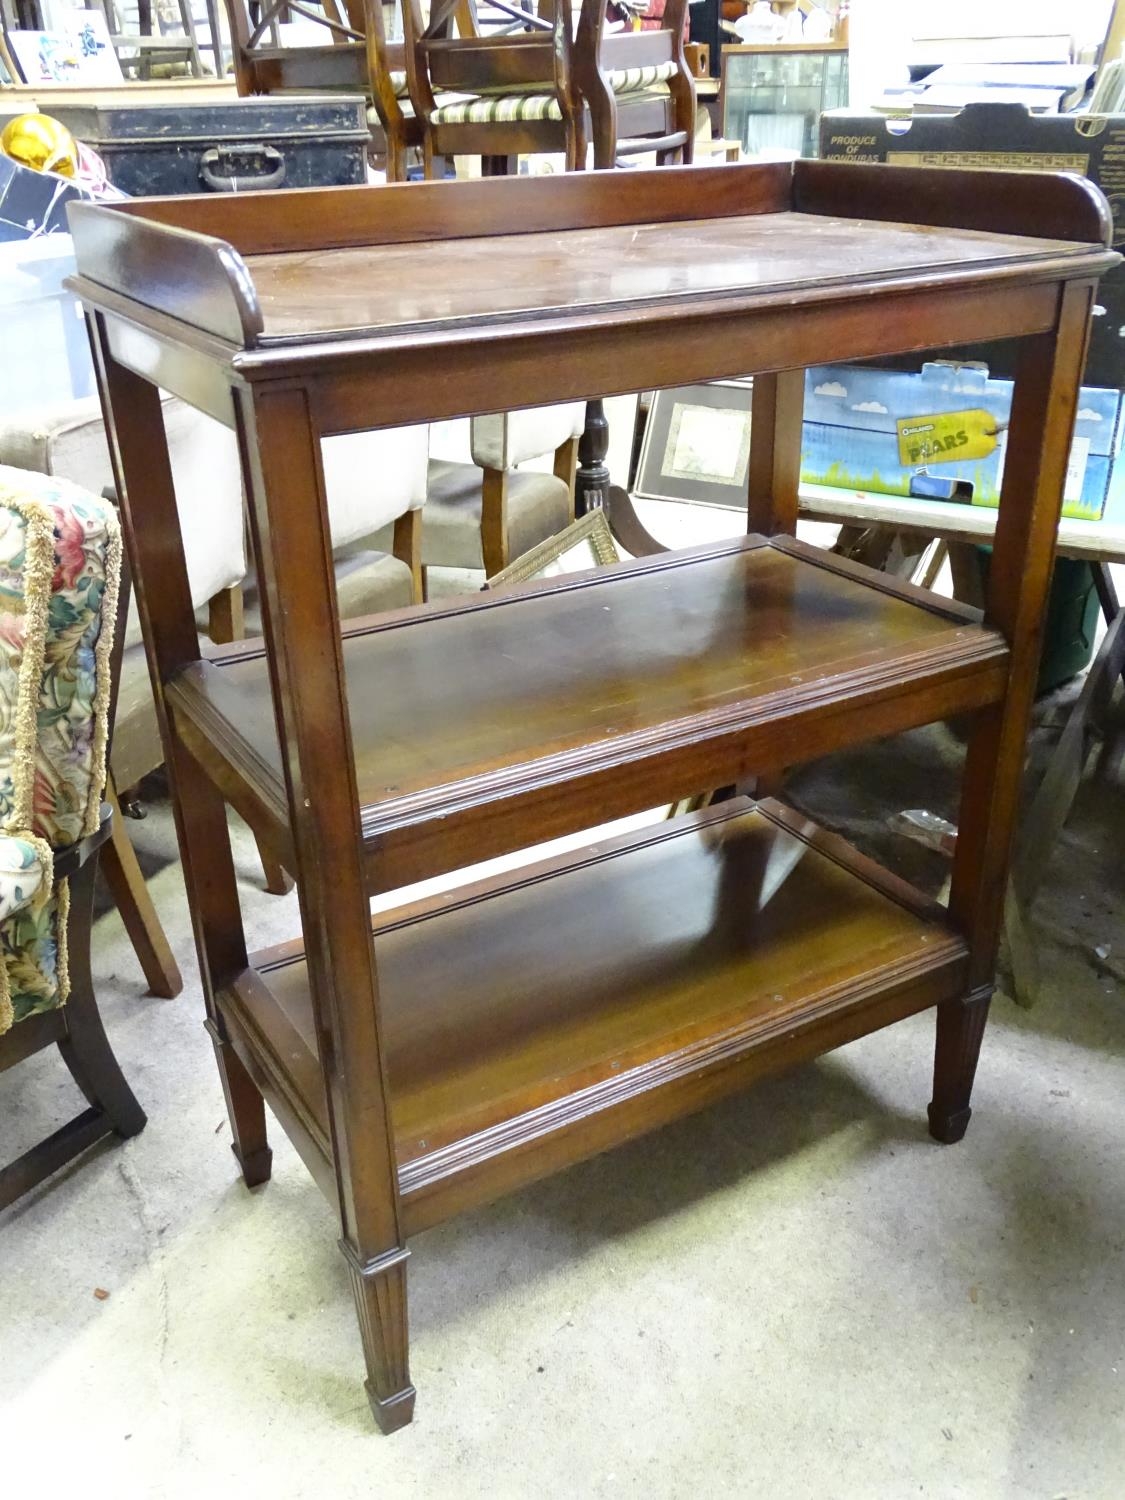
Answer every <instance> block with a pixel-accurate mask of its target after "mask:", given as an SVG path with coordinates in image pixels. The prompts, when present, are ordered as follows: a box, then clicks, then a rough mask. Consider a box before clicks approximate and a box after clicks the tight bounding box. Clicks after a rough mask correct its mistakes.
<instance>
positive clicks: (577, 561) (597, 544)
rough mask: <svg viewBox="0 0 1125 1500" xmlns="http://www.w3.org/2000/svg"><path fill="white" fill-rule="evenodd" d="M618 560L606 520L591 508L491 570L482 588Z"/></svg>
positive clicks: (558, 573)
mask: <svg viewBox="0 0 1125 1500" xmlns="http://www.w3.org/2000/svg"><path fill="white" fill-rule="evenodd" d="M620 561H621V556H620V554H619V552H618V551H617V548H616V547H615V546H614V544H613V536H612V534H611V532H610V529H609V522H608V521H607V520H606V518H605V516H604V515H603V514H602V512H601V511H600V510H594V511H591V512H590V514H589V515H588V516H583V517H582V519H581V520H580V521H575V522H573V524H572V525H570V526H568V527H567V528H566V530H565V531H560V532H559V533H558V534H557V535H556V536H549V537H548V538H547V540H546V541H545V542H540V543H539V545H538V547H532V549H531V551H530V552H525V553H524V554H523V556H522V557H517V558H516V560H515V562H514V563H512V564H511V565H510V566H509V567H507V568H502V569H501V571H500V572H499V573H494V574H493V575H492V577H491V578H490V579H489V580H488V582H487V583H486V584H485V588H486V589H494V588H497V587H499V586H500V585H501V584H505V583H529V582H530V581H531V580H532V579H533V578H558V577H559V576H560V575H562V574H564V573H584V572H585V571H586V570H587V569H588V568H602V567H605V566H606V564H607V563H615V562H620Z"/></svg>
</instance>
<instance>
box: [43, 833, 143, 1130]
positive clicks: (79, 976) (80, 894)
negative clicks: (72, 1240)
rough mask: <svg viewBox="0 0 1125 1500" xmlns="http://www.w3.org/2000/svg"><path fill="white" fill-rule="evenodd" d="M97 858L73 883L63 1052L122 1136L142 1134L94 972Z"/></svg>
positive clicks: (85, 1089) (139, 1113)
mask: <svg viewBox="0 0 1125 1500" xmlns="http://www.w3.org/2000/svg"><path fill="white" fill-rule="evenodd" d="M97 868H98V860H97V856H96V855H94V856H92V857H91V858H90V859H88V860H87V861H86V863H85V864H84V865H83V866H82V868H81V869H80V870H79V871H78V873H77V874H76V875H74V876H72V877H71V880H70V921H69V924H68V925H69V933H68V941H67V958H68V963H69V968H70V998H69V1000H68V1001H67V1003H66V1011H65V1015H66V1036H65V1037H61V1038H60V1039H59V1051H60V1052H61V1053H62V1057H63V1061H64V1062H65V1063H66V1065H67V1067H68V1068H69V1069H70V1071H71V1074H72V1076H73V1078H74V1081H75V1083H77V1085H78V1087H79V1088H80V1089H81V1090H82V1092H83V1093H84V1094H85V1096H86V1098H87V1099H88V1101H89V1102H90V1104H91V1105H92V1106H93V1108H94V1109H96V1110H99V1111H100V1112H101V1113H102V1114H103V1115H104V1116H105V1118H106V1120H107V1121H108V1122H109V1124H110V1125H112V1126H113V1129H114V1130H115V1131H116V1132H117V1134H118V1135H120V1136H124V1137H126V1138H127V1137H129V1136H133V1135H137V1134H138V1133H139V1132H140V1131H141V1130H143V1129H144V1127H145V1112H144V1110H143V1109H142V1108H141V1106H140V1105H139V1104H138V1103H137V1100H136V1097H135V1095H134V1094H133V1091H132V1089H131V1088H130V1087H129V1085H128V1083H126V1081H125V1075H124V1074H123V1073H122V1071H121V1068H120V1066H119V1065H118V1062H117V1059H116V1057H114V1055H113V1049H112V1048H111V1047H110V1045H109V1040H108V1038H107V1037H106V1034H105V1029H104V1027H103V1026H102V1018H101V1016H100V1015H99V1014H98V1003H97V1000H96V998H95V996H94V980H93V975H92V974H91V972H90V940H91V935H92V930H93V925H94V879H95V876H96V874H97Z"/></svg>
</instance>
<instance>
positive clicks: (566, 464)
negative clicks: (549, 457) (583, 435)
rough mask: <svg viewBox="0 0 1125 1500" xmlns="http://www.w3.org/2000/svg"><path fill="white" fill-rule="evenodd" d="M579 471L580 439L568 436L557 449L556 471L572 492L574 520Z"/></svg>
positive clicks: (571, 512)
mask: <svg viewBox="0 0 1125 1500" xmlns="http://www.w3.org/2000/svg"><path fill="white" fill-rule="evenodd" d="M577 472H578V439H577V438H576V437H572V438H567V440H566V442H565V443H561V444H560V445H559V446H558V447H557V448H556V449H555V463H554V473H555V478H556V479H561V480H562V482H563V484H565V485H566V487H567V490H568V492H569V494H570V519H571V520H572V521H573V520H574V478H575V475H576V474H577Z"/></svg>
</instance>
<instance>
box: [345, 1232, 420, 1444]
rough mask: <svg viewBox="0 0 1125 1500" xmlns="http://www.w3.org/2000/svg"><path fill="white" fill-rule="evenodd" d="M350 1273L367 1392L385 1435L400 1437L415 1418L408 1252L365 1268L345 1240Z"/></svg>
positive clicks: (374, 1262)
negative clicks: (408, 1294)
mask: <svg viewBox="0 0 1125 1500" xmlns="http://www.w3.org/2000/svg"><path fill="white" fill-rule="evenodd" d="M340 1249H341V1251H342V1252H343V1255H344V1259H345V1260H346V1261H347V1263H348V1270H349V1271H350V1272H351V1278H352V1292H353V1294H354V1296H355V1306H356V1313H357V1315H358V1317H359V1334H360V1338H361V1339H362V1340H363V1357H364V1361H365V1363H366V1365H367V1380H366V1382H365V1387H364V1388H365V1389H366V1391H367V1399H368V1400H369V1401H370V1403H371V1411H372V1414H373V1415H374V1417H375V1421H376V1422H377V1423H378V1425H379V1427H380V1429H381V1430H382V1431H383V1432H396V1431H397V1430H398V1429H399V1428H400V1427H405V1426H406V1424H407V1423H408V1422H409V1421H410V1420H411V1418H412V1417H413V1416H414V1394H415V1393H414V1387H413V1386H412V1385H411V1383H410V1338H409V1327H408V1320H407V1307H406V1260H407V1256H408V1255H409V1253H410V1252H409V1251H408V1250H393V1251H391V1252H390V1253H389V1254H387V1255H381V1256H379V1257H378V1258H377V1259H376V1260H372V1261H369V1262H368V1263H367V1264H366V1265H364V1264H363V1263H362V1262H361V1261H360V1260H359V1257H358V1256H357V1255H356V1253H355V1251H354V1250H353V1249H352V1248H351V1246H350V1245H348V1244H347V1243H346V1242H344V1241H341V1244H340Z"/></svg>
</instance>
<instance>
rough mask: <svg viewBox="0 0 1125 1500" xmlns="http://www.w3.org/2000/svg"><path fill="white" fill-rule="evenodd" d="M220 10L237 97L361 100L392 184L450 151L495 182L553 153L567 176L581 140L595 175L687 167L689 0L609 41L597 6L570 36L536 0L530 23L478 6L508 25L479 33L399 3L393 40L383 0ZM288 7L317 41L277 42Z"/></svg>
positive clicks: (548, 3)
mask: <svg viewBox="0 0 1125 1500" xmlns="http://www.w3.org/2000/svg"><path fill="white" fill-rule="evenodd" d="M226 4H227V11H228V15H229V19H230V30H231V42H232V47H233V53H234V69H235V77H236V79H237V82H238V89H239V93H240V94H244V95H247V94H278V93H282V94H292V93H308V92H331V91H334V90H343V91H347V92H353V93H364V94H366V96H367V100H368V121H369V123H370V124H371V126H372V128H373V130H374V129H375V127H378V128H379V129H380V130H381V132H382V134H383V136H384V137H385V139H386V171H387V178H388V180H389V181H391V182H401V181H405V179H406V175H407V164H408V157H409V153H410V151H411V150H412V149H414V148H421V152H422V158H423V170H424V174H425V176H427V177H431V176H434V175H435V174H437V175H440V174H441V173H442V172H443V171H444V166H443V165H439V164H442V163H443V161H444V158H446V157H453V156H479V157H480V158H481V160H482V163H483V167H484V170H485V171H486V172H489V173H495V172H504V171H506V170H508V169H509V164H510V163H511V161H512V160H514V159H515V158H516V157H518V156H521V155H528V154H539V153H548V154H554V153H559V154H561V155H562V156H563V158H564V162H565V166H566V168H567V170H568V171H576V170H580V169H581V168H583V167H584V166H585V165H586V162H587V146H588V144H590V143H592V145H593V155H594V165H595V166H596V167H612V166H614V165H615V163H616V162H617V161H618V159H619V158H620V157H623V156H627V155H630V154H635V153H638V152H645V151H655V152H656V153H657V158H658V160H659V161H661V162H663V161H672V160H679V161H685V162H688V161H690V160H691V158H692V143H693V140H694V131H695V85H694V82H693V79H692V76H691V73H690V70H689V69H688V65H687V62H686V59H685V57H684V49H683V30H684V17H685V15H686V10H687V0H669V3H668V5H667V6H666V9H665V11H664V14H663V15H662V17H661V18H660V23H659V25H658V26H657V27H656V28H655V29H653V30H649V31H643V32H617V33H607V31H606V19H605V5H604V0H584V4H583V7H582V11H581V14H580V17H579V20H578V26H577V31H575V28H574V23H573V14H572V11H571V8H570V5H569V3H566V0H561V3H559V4H555V3H554V0H542V3H541V12H540V13H539V14H532V13H531V12H529V11H525V10H523V9H521V8H519V7H518V6H517V5H515V4H512V3H509V0H489V10H490V13H491V14H492V15H493V17H494V18H495V16H496V15H499V16H500V17H505V16H507V17H509V18H510V19H509V21H508V23H507V24H506V25H503V26H501V27H499V28H493V29H490V30H488V31H487V32H485V31H483V30H482V27H481V24H480V18H479V17H478V13H477V8H476V5H475V4H474V3H473V0H433V4H432V5H431V7H430V12H429V16H428V18H427V17H425V16H424V15H423V12H422V5H421V0H402V12H401V18H402V26H403V33H404V41H399V40H397V39H394V38H392V37H391V35H390V31H391V29H392V28H391V26H390V25H389V24H388V21H389V19H390V18H393V16H394V15H395V6H394V5H385V4H384V3H383V0H345V4H346V10H345V11H343V12H342V11H341V10H340V8H339V5H338V3H337V0H322V3H321V5H320V6H319V8H314V7H313V6H312V4H311V3H310V4H306V3H304V0H301V3H297V4H294V3H293V0H266V3H264V4H263V5H262V7H261V8H260V12H259V14H258V18H257V20H256V21H252V20H251V16H250V11H249V8H248V3H247V0H226ZM290 12H294V13H296V14H298V15H299V16H301V17H302V18H303V19H305V20H307V21H312V22H315V23H317V24H319V25H321V26H322V27H323V28H324V29H325V32H326V40H325V42H324V43H323V44H319V45H316V44H314V45H309V44H304V45H296V46H283V45H281V37H280V31H279V23H280V18H281V17H282V16H283V15H287V14H289V13H290ZM388 12H389V13H390V16H388Z"/></svg>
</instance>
